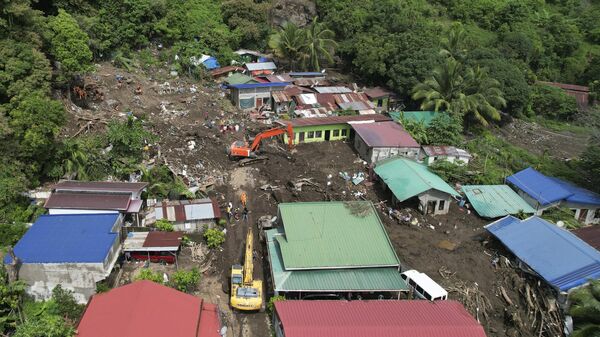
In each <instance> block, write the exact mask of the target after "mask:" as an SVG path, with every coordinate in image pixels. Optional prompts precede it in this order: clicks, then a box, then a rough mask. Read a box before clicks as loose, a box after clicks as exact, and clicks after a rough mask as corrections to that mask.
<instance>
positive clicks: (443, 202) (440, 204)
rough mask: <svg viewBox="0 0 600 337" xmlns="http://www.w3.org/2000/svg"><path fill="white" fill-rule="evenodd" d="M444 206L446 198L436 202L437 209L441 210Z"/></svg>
mask: <svg viewBox="0 0 600 337" xmlns="http://www.w3.org/2000/svg"><path fill="white" fill-rule="evenodd" d="M444 207H446V200H440V202H439V203H438V211H443V210H444Z"/></svg>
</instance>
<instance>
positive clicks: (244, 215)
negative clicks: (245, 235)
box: [242, 206, 249, 223]
mask: <svg viewBox="0 0 600 337" xmlns="http://www.w3.org/2000/svg"><path fill="white" fill-rule="evenodd" d="M248 213H249V211H248V208H247V207H246V206H244V210H243V211H242V220H244V221H245V222H246V223H247V222H248Z"/></svg>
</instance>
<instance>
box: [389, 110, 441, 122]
mask: <svg viewBox="0 0 600 337" xmlns="http://www.w3.org/2000/svg"><path fill="white" fill-rule="evenodd" d="M389 114H390V117H392V119H393V120H395V121H397V122H399V121H400V116H401V115H402V114H404V119H406V120H409V121H413V122H423V124H425V126H429V124H431V121H432V120H433V119H434V118H435V117H437V116H438V115H441V114H443V112H435V111H392V112H390V113H389Z"/></svg>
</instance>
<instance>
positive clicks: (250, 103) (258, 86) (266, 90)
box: [229, 75, 289, 110]
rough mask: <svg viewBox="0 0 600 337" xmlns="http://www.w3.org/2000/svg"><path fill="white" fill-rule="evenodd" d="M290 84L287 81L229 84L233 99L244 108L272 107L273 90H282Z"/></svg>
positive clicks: (238, 105) (239, 106)
mask: <svg viewBox="0 0 600 337" xmlns="http://www.w3.org/2000/svg"><path fill="white" fill-rule="evenodd" d="M232 76H233V75H232ZM288 84H289V83H287V82H268V83H246V84H231V85H229V88H230V90H231V100H232V101H233V104H234V105H235V106H236V107H237V108H240V109H242V110H253V109H259V108H261V107H263V106H268V107H269V108H270V107H271V91H281V90H283V89H284V88H285V87H286V86H287V85H288Z"/></svg>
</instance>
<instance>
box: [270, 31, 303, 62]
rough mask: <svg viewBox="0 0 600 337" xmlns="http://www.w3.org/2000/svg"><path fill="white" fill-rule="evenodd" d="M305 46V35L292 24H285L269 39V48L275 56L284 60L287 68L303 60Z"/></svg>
mask: <svg viewBox="0 0 600 337" xmlns="http://www.w3.org/2000/svg"><path fill="white" fill-rule="evenodd" d="M305 46H306V33H305V31H304V30H303V29H301V28H298V26H296V25H295V24H293V23H289V22H288V23H286V24H285V25H284V26H283V28H282V29H281V30H280V31H278V32H277V33H275V34H273V35H271V37H270V38H269V48H271V50H273V53H274V54H275V56H277V57H278V58H279V59H281V60H285V61H286V62H287V64H288V67H290V68H291V67H292V66H293V65H294V64H300V63H302V60H303V59H305V56H304V53H303V50H304V48H305Z"/></svg>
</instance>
